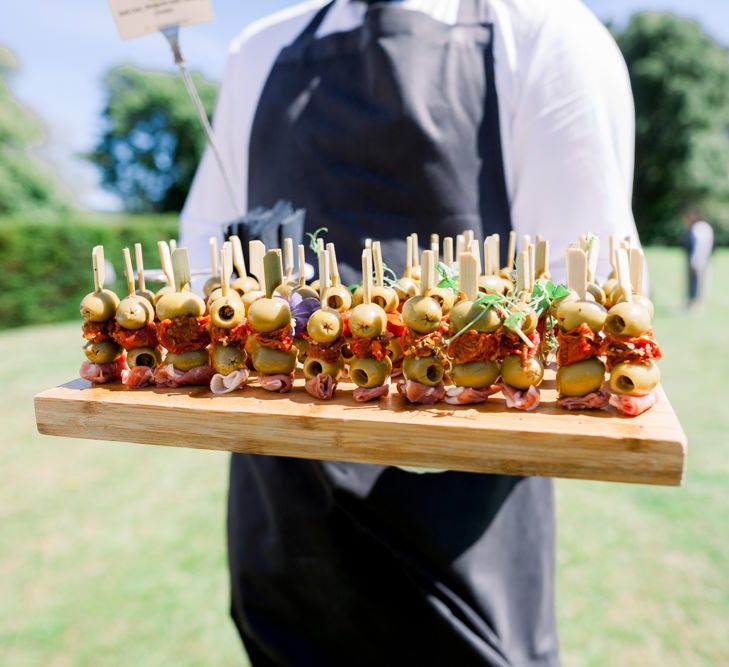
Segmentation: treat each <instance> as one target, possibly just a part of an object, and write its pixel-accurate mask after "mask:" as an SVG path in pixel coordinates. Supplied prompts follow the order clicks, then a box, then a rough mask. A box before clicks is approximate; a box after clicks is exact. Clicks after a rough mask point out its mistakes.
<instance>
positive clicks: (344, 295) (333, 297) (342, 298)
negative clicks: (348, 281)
mask: <svg viewBox="0 0 729 667" xmlns="http://www.w3.org/2000/svg"><path fill="white" fill-rule="evenodd" d="M323 301H324V303H325V304H326V305H327V307H328V308H333V309H334V310H338V311H339V312H340V313H343V312H344V311H345V310H349V308H350V306H351V305H352V293H351V292H350V291H349V290H348V289H347V288H346V287H345V286H344V285H332V286H331V287H329V288H328V289H327V290H326V291H325V292H324V299H323Z"/></svg>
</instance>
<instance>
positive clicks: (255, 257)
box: [248, 240, 266, 291]
mask: <svg viewBox="0 0 729 667" xmlns="http://www.w3.org/2000/svg"><path fill="white" fill-rule="evenodd" d="M265 254H266V246H265V245H263V242H262V241H258V240H256V241H249V242H248V270H249V271H250V272H251V273H252V274H253V276H254V277H255V278H257V279H258V282H259V284H260V285H261V289H262V290H264V291H265V287H264V286H263V284H264V282H265V275H264V270H263V256H264V255H265Z"/></svg>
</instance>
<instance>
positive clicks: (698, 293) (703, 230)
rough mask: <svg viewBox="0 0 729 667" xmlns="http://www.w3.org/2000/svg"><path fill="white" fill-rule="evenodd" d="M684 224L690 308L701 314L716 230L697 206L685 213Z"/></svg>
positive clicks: (693, 311)
mask: <svg viewBox="0 0 729 667" xmlns="http://www.w3.org/2000/svg"><path fill="white" fill-rule="evenodd" d="M683 226H684V235H683V243H684V247H685V248H686V259H687V268H688V279H687V287H688V308H689V310H690V311H691V312H692V313H699V314H700V313H701V311H702V310H703V307H704V299H705V297H706V288H707V283H708V274H709V262H710V260H711V253H712V252H713V251H714V230H713V229H712V227H711V225H710V224H709V223H708V222H706V220H704V219H703V217H702V215H701V211H700V210H699V209H698V208H696V207H691V208H689V209H688V210H687V211H686V212H685V213H684V215H683Z"/></svg>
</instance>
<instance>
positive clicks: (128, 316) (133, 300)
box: [116, 294, 154, 329]
mask: <svg viewBox="0 0 729 667" xmlns="http://www.w3.org/2000/svg"><path fill="white" fill-rule="evenodd" d="M116 321H117V322H118V323H119V326H121V327H124V328H125V329H141V328H142V327H143V326H145V325H147V324H149V323H150V322H154V307H153V306H152V304H151V303H150V302H149V301H147V299H145V298H144V297H141V296H138V295H136V294H130V295H129V296H126V297H124V298H123V299H122V300H121V301H120V302H119V305H118V306H117V308H116Z"/></svg>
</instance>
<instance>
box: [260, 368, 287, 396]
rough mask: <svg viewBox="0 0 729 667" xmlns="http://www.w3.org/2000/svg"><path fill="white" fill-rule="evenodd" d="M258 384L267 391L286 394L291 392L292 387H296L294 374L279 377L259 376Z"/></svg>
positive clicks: (281, 374)
mask: <svg viewBox="0 0 729 667" xmlns="http://www.w3.org/2000/svg"><path fill="white" fill-rule="evenodd" d="M258 382H259V383H260V385H261V388H262V389H265V390H266V391H275V392H278V393H279V394H286V393H288V392H290V391H291V387H293V385H294V376H293V374H290V375H284V374H283V373H279V374H278V375H259V376H258Z"/></svg>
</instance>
